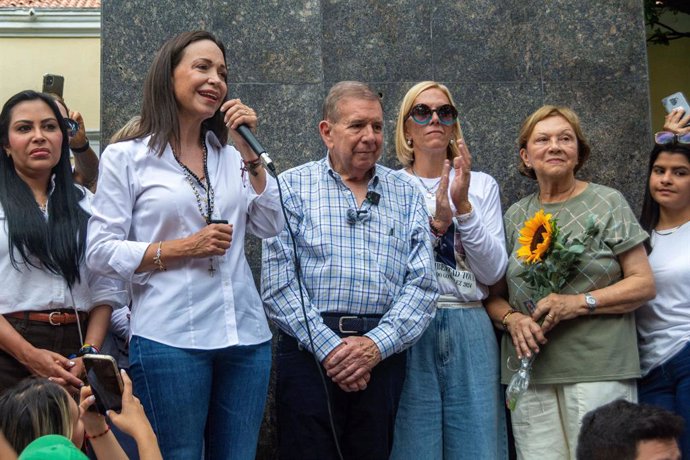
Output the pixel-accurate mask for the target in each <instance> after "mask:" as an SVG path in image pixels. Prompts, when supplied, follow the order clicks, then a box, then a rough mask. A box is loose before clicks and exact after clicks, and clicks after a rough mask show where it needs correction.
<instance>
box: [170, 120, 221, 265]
mask: <svg viewBox="0 0 690 460" xmlns="http://www.w3.org/2000/svg"><path fill="white" fill-rule="evenodd" d="M200 141H201V149H202V150H203V152H204V157H203V158H204V160H203V162H204V179H205V181H206V184H204V180H202V179H201V178H200V177H198V176H197V175H196V174H194V171H192V170H191V169H189V168H188V167H187V165H185V164H184V163H182V162H181V161H180V158H179V157H178V156H177V154H175V151H174V150H173V156H174V157H175V160H176V161H177V163H178V164H179V165H180V166H181V167H182V172H183V173H184V176H185V180H186V181H187V183H188V184H189V186H190V187H191V188H192V192H194V197H195V198H196V204H197V208H198V209H199V213H200V214H201V217H203V218H204V220H205V221H206V224H210V223H211V217H212V216H213V207H214V203H213V201H214V198H215V192H214V190H213V186H212V185H211V177H210V176H209V174H208V150H207V149H206V142H205V141H204V133H203V132H202V133H201V139H200ZM197 184H198V185H199V187H201V190H203V192H204V194H205V195H206V199H205V200H202V198H201V194H200V193H199V190H198V187H197ZM202 201H206V213H205V214H204V206H203V204H202ZM209 271H210V270H209ZM211 275H213V274H211Z"/></svg>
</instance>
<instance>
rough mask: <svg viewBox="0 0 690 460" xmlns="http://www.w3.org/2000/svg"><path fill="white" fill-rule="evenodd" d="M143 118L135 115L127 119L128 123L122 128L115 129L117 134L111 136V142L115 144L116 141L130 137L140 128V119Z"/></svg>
mask: <svg viewBox="0 0 690 460" xmlns="http://www.w3.org/2000/svg"><path fill="white" fill-rule="evenodd" d="M140 120H141V116H139V115H135V116H133V117H132V118H130V119H129V120H127V123H125V124H124V125H122V127H121V128H120V129H118V130H117V131H115V134H113V135H112V136H110V142H109V143H110V144H114V143H116V142H120V141H122V140H125V139H126V138H130V137H131V136H132V135H133V134H134V133H135V132H136V131H137V130H138V129H139V121H140Z"/></svg>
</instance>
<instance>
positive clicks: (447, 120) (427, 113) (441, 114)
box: [405, 104, 458, 126]
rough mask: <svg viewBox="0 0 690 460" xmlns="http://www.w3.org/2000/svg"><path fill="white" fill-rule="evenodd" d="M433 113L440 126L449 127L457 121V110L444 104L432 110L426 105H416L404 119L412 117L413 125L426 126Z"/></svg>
mask: <svg viewBox="0 0 690 460" xmlns="http://www.w3.org/2000/svg"><path fill="white" fill-rule="evenodd" d="M434 112H436V115H437V116H438V121H440V122H441V124H443V125H446V126H450V125H452V124H453V123H455V120H457V119H458V109H456V108H455V107H453V106H452V105H450V104H444V105H442V106H441V107H438V108H436V109H432V108H431V107H429V106H428V105H426V104H417V105H415V106H414V107H412V108H411V109H410V112H409V113H408V114H407V116H406V117H405V120H407V119H408V118H410V117H412V119H413V120H414V121H415V123H417V124H420V125H428V124H429V122H431V118H432V117H433V116H434Z"/></svg>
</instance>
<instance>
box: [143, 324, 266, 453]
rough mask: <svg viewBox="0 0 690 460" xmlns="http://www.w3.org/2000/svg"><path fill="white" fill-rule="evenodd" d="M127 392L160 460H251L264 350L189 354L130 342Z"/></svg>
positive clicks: (262, 388)
mask: <svg viewBox="0 0 690 460" xmlns="http://www.w3.org/2000/svg"><path fill="white" fill-rule="evenodd" d="M129 359H130V371H131V373H132V380H133V382H134V392H135V394H136V395H137V396H138V397H139V399H140V400H141V403H142V404H143V406H144V409H145V410H146V415H147V416H148V418H149V420H150V421H151V425H152V426H153V429H154V431H155V432H156V435H157V436H158V443H159V445H160V447H161V451H162V453H163V458H165V459H166V460H172V459H180V460H190V459H192V460H196V459H200V458H202V447H204V452H205V457H206V458H207V459H247V460H249V459H252V460H253V459H254V457H255V455H256V445H257V441H258V437H259V428H260V426H261V419H262V416H263V411H264V405H265V402H266V393H267V390H268V379H269V374H270V369H271V342H270V341H269V342H265V343H262V344H259V345H252V346H233V347H228V348H221V349H217V350H192V349H184V348H175V347H171V346H168V345H163V344H161V343H158V342H154V341H152V340H148V339H144V338H142V337H137V336H134V337H132V340H131V342H130V353H129Z"/></svg>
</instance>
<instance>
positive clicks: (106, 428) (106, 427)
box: [86, 423, 110, 439]
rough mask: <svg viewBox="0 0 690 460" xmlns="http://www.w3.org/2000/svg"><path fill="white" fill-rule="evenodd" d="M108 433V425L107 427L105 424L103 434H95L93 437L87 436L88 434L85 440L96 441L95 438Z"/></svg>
mask: <svg viewBox="0 0 690 460" xmlns="http://www.w3.org/2000/svg"><path fill="white" fill-rule="evenodd" d="M108 431H110V425H108V424H107V423H106V425H105V431H104V432H103V433H100V434H97V435H95V436H89V435H88V433H87V435H86V438H87V439H96V438H100V437H101V436H105V435H106V434H108Z"/></svg>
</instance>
